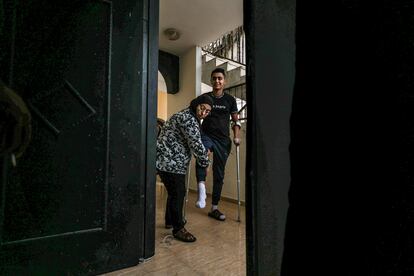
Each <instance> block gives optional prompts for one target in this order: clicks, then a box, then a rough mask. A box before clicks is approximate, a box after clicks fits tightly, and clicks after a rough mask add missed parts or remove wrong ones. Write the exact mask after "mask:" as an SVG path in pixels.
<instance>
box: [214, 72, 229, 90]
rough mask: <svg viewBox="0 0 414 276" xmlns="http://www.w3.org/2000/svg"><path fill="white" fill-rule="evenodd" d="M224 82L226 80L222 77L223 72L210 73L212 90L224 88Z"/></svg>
mask: <svg viewBox="0 0 414 276" xmlns="http://www.w3.org/2000/svg"><path fill="white" fill-rule="evenodd" d="M225 84H226V80H225V78H224V75H223V73H213V74H212V75H211V85H212V86H213V89H214V90H222V89H224V85H225Z"/></svg>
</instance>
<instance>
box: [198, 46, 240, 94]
mask: <svg viewBox="0 0 414 276" xmlns="http://www.w3.org/2000/svg"><path fill="white" fill-rule="evenodd" d="M202 53H203V54H202V76H201V82H202V93H205V92H209V91H212V90H213V89H212V87H211V85H210V84H211V82H210V77H211V71H213V70H214V69H215V68H223V69H224V70H225V72H226V88H231V87H235V86H241V85H242V84H244V83H246V66H245V65H243V64H241V63H238V62H235V61H232V60H229V59H226V58H221V57H216V56H214V55H212V54H210V53H207V52H204V51H203V52H202ZM244 87H245V86H244ZM244 90H245V89H244ZM243 92H244V93H241V95H240V97H241V98H242V99H243V100H245V99H246V96H245V95H246V92H245V91H243Z"/></svg>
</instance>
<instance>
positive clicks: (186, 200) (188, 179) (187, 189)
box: [183, 160, 191, 224]
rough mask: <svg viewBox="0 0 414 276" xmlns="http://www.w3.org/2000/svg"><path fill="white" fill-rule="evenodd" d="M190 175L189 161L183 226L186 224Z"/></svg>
mask: <svg viewBox="0 0 414 276" xmlns="http://www.w3.org/2000/svg"><path fill="white" fill-rule="evenodd" d="M190 174H191V160H190V164H188V169H187V184H186V187H185V189H186V191H185V199H184V209H183V221H184V224H185V223H186V222H187V218H186V209H187V202H188V191H189V190H190Z"/></svg>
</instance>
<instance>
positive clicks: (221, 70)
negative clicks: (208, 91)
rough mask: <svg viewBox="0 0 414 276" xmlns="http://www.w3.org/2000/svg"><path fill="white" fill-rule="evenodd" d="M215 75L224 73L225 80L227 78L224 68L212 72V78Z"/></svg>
mask: <svg viewBox="0 0 414 276" xmlns="http://www.w3.org/2000/svg"><path fill="white" fill-rule="evenodd" d="M214 73H222V74H223V76H224V78H226V71H224V69H223V68H216V69H214V70H213V71H211V75H210V77H211V76H213V74H214Z"/></svg>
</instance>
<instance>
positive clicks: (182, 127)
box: [156, 108, 209, 174]
mask: <svg viewBox="0 0 414 276" xmlns="http://www.w3.org/2000/svg"><path fill="white" fill-rule="evenodd" d="M191 152H192V153H193V154H194V156H195V158H196V161H197V163H198V164H199V165H200V166H202V167H207V166H208V164H209V159H208V156H207V150H206V149H205V148H204V146H203V143H202V142H201V133H200V124H199V122H198V120H197V118H196V116H195V114H194V113H193V112H192V111H191V110H190V109H189V108H186V109H184V110H182V111H180V112H178V113H175V114H174V115H172V116H171V118H170V119H169V120H167V122H166V123H165V124H164V126H163V128H162V129H161V132H160V135H159V136H158V140H157V163H156V167H157V169H158V170H160V171H164V172H170V173H177V174H186V171H187V168H188V164H189V162H190V160H191Z"/></svg>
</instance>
